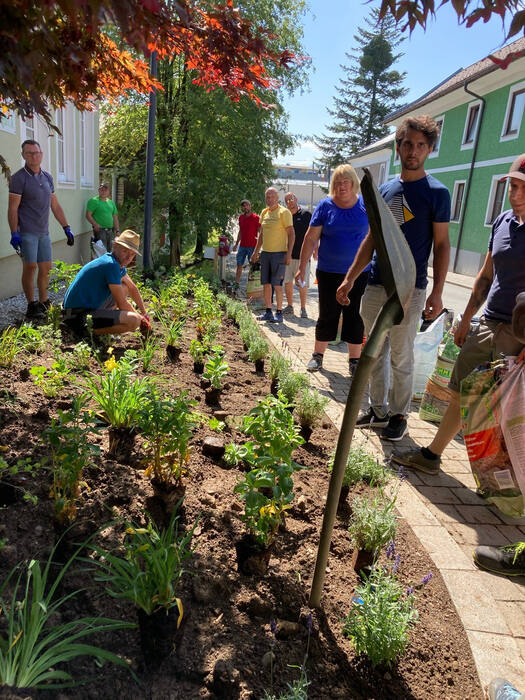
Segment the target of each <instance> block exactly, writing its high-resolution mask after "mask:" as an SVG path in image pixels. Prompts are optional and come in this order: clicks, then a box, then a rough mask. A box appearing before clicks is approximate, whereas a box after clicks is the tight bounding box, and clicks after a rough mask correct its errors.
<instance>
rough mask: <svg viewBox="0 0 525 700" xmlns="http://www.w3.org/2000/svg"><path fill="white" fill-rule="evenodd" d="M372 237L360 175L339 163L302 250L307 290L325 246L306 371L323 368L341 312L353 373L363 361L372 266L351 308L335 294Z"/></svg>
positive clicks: (301, 279)
mask: <svg viewBox="0 0 525 700" xmlns="http://www.w3.org/2000/svg"><path fill="white" fill-rule="evenodd" d="M367 233H368V218H367V215H366V209H365V205H364V202H363V198H362V197H361V195H360V194H359V179H358V177H357V173H356V171H355V170H354V169H353V168H352V166H351V165H346V164H345V165H338V166H337V168H336V169H335V170H334V172H333V175H332V179H331V181H330V196H329V197H326V198H325V199H322V200H321V201H320V202H319V204H318V205H317V207H316V209H315V211H314V214H313V216H312V219H311V221H310V228H309V229H308V231H307V232H306V236H305V238H304V242H303V246H302V248H301V258H300V262H299V270H298V272H297V275H296V277H295V279H296V282H297V284H298V285H299V286H301V285H302V284H303V282H304V274H305V270H306V264H307V262H308V260H309V259H310V256H311V254H312V252H313V251H314V249H315V247H316V245H317V243H318V242H319V252H318V260H317V282H318V289H319V318H318V321H317V325H316V327H315V347H314V352H313V355H312V359H311V360H310V362H309V363H308V365H307V367H306V369H307V370H308V371H309V372H316V371H317V370H320V369H321V367H322V366H323V355H324V352H325V350H326V348H327V346H328V343H329V341H331V340H335V338H336V336H337V328H338V326H339V318H340V316H341V313H342V314H343V327H342V331H341V339H342V340H344V341H346V344H347V346H348V358H349V366H350V375H352V374H353V372H354V370H355V367H356V365H357V362H358V361H359V356H360V354H361V346H362V343H363V332H364V326H363V321H362V320H361V316H360V315H359V306H360V302H361V296H362V294H363V292H364V289H365V287H366V282H367V279H368V267H367V268H366V269H365V270H364V271H363V272H362V273H361V275H360V277H359V278H358V279H357V280H356V283H355V285H354V287H353V289H352V294H353V297H352V298H351V303H350V306H341V304H339V303H338V302H337V301H336V298H335V295H336V292H337V288H338V286H339V285H340V284H341V282H342V281H343V279H344V276H345V274H346V271H347V269H348V266H349V265H351V264H352V262H353V260H354V258H355V255H356V253H357V251H358V249H359V246H360V245H361V241H362V240H363V239H364V237H365V236H366V234H367ZM352 307H353V309H352Z"/></svg>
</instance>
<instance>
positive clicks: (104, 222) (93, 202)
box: [86, 182, 120, 253]
mask: <svg viewBox="0 0 525 700" xmlns="http://www.w3.org/2000/svg"><path fill="white" fill-rule="evenodd" d="M86 219H87V220H88V221H89V223H90V224H91V226H93V239H94V240H95V241H102V243H103V244H104V245H105V246H106V250H107V251H108V253H109V252H111V248H112V245H113V233H115V235H117V236H118V234H119V233H120V224H119V221H118V211H117V207H116V206H115V202H114V201H113V200H112V199H110V198H109V187H108V185H107V184H106V183H105V182H102V183H101V185H100V187H99V188H98V196H97V197H92V198H91V199H90V200H89V201H88V203H87V207H86Z"/></svg>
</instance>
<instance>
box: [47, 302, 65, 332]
mask: <svg viewBox="0 0 525 700" xmlns="http://www.w3.org/2000/svg"><path fill="white" fill-rule="evenodd" d="M61 321H62V309H61V308H60V304H51V306H50V307H49V308H48V310H47V322H48V324H49V325H50V326H51V328H52V329H53V330H54V331H59V330H60V322H61Z"/></svg>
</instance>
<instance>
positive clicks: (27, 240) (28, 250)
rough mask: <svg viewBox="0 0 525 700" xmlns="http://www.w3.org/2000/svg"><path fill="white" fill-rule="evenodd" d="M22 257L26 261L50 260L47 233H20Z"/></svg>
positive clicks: (49, 241) (49, 245)
mask: <svg viewBox="0 0 525 700" xmlns="http://www.w3.org/2000/svg"><path fill="white" fill-rule="evenodd" d="M20 238H21V239H22V245H21V246H20V247H21V250H22V258H23V260H24V262H26V263H41V262H51V261H52V259H53V255H52V252H51V239H50V238H49V234H48V233H43V234H42V233H22V234H20Z"/></svg>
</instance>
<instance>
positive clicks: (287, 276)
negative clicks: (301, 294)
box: [284, 258, 310, 289]
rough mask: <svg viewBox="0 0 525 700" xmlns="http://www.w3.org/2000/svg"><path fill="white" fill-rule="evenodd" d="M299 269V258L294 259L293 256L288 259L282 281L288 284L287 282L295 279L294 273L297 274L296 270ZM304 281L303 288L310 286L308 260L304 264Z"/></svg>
mask: <svg viewBox="0 0 525 700" xmlns="http://www.w3.org/2000/svg"><path fill="white" fill-rule="evenodd" d="M298 269H299V260H296V259H295V258H292V259H291V261H290V264H289V265H287V266H286V272H285V273H284V283H285V284H288V283H289V282H292V283H293V281H294V280H295V275H296V274H297V270H298ZM304 281H305V282H306V284H305V285H304V288H305V289H308V287H309V286H310V261H308V263H307V265H306V270H305V273H304Z"/></svg>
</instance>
